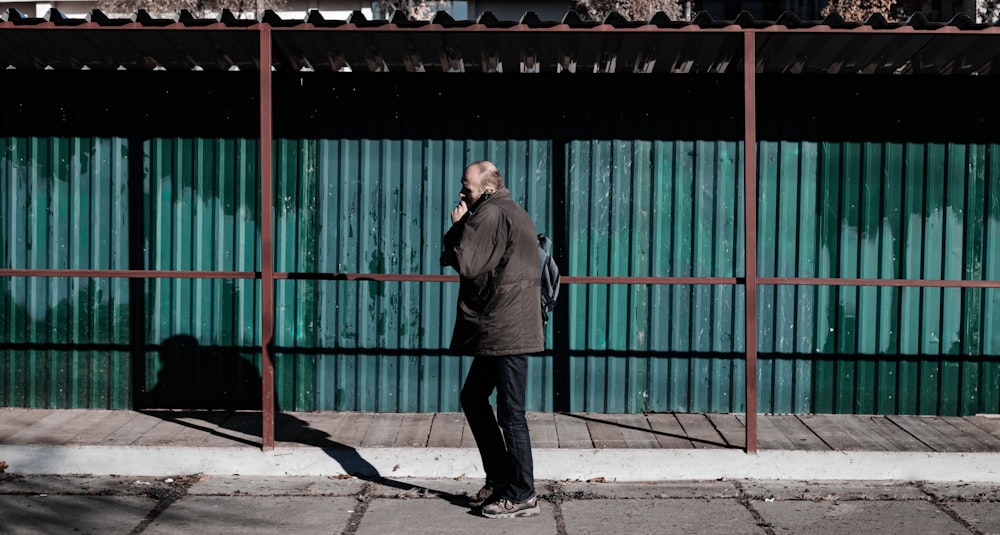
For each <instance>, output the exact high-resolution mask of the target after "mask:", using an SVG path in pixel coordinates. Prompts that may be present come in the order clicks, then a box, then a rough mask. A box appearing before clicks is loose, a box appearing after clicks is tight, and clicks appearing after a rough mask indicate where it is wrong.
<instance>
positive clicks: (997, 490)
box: [924, 482, 1000, 502]
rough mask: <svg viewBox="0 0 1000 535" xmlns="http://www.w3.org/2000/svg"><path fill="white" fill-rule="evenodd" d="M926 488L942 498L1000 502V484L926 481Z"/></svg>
mask: <svg viewBox="0 0 1000 535" xmlns="http://www.w3.org/2000/svg"><path fill="white" fill-rule="evenodd" d="M924 489H926V490H927V492H930V493H931V494H933V495H934V496H935V497H937V498H940V499H942V500H961V501H965V502H1000V485H997V484H990V483H958V482H956V483H924Z"/></svg>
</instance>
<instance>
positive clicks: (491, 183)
mask: <svg viewBox="0 0 1000 535" xmlns="http://www.w3.org/2000/svg"><path fill="white" fill-rule="evenodd" d="M469 169H474V170H476V171H477V172H478V174H479V183H480V184H482V186H483V189H492V190H493V191H497V190H499V189H500V188H502V187H503V176H501V175H500V170H499V169H497V166H496V165H494V164H493V162H491V161H489V160H480V161H478V162H474V163H472V164H471V165H469Z"/></svg>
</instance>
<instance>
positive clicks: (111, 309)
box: [0, 137, 130, 408]
mask: <svg viewBox="0 0 1000 535" xmlns="http://www.w3.org/2000/svg"><path fill="white" fill-rule="evenodd" d="M124 145H125V142H124V140H122V139H119V138H72V139H65V138H63V139H60V138H28V137H0V206H2V207H3V208H2V209H0V211H2V212H3V214H4V216H3V218H2V219H0V242H2V247H0V266H4V267H10V268H25V269H30V268H54V269H58V268H66V267H78V268H83V269H127V268H128V264H127V262H128V251H129V247H128V207H127V203H125V202H122V199H121V198H120V196H121V195H122V194H123V192H125V191H127V189H128V188H127V179H128V174H127V172H126V168H127V165H126V162H125V159H124V154H125V151H124V150H123V147H124ZM128 295H129V294H128V283H127V281H124V280H121V279H103V278H94V279H80V278H62V277H60V278H22V277H3V278H0V340H2V341H5V342H7V343H8V344H9V347H10V349H0V405H4V406H19V407H51V408H65V407H87V408H126V407H128V406H129V404H130V375H129V374H130V366H129V360H128V359H129V354H128V351H127V347H128V346H127V344H128V338H129V336H128V310H129V308H128V305H129V299H128Z"/></svg>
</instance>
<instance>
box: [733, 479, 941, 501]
mask: <svg viewBox="0 0 1000 535" xmlns="http://www.w3.org/2000/svg"><path fill="white" fill-rule="evenodd" d="M742 485H743V489H744V491H745V492H746V495H747V497H748V498H750V499H751V500H770V499H773V500H813V501H821V500H822V501H836V500H929V499H930V497H929V496H927V494H925V493H924V492H923V491H921V490H920V488H919V487H917V486H916V485H915V484H913V483H908V482H905V481H904V482H895V481H745V482H743V483H742Z"/></svg>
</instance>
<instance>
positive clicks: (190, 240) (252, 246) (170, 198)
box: [142, 138, 260, 408]
mask: <svg viewBox="0 0 1000 535" xmlns="http://www.w3.org/2000/svg"><path fill="white" fill-rule="evenodd" d="M257 150H258V149H257V142H256V141H254V140H245V139H198V138H189V139H176V138H175V139H166V138H154V139H152V140H149V141H146V142H144V144H143V149H142V154H143V155H144V157H145V159H146V161H145V164H144V166H143V167H144V170H145V173H144V177H143V180H144V184H143V191H144V192H145V206H144V208H143V209H144V212H145V213H144V215H145V218H144V219H145V239H146V243H145V244H144V252H145V254H144V260H143V263H144V265H145V266H146V268H147V269H152V270H195V271H259V269H260V267H259V250H258V247H259V245H258V244H259V243H260V230H259V227H258V221H259V217H258V214H259V212H260V209H259V204H260V201H259V198H260V197H259V195H260V179H259V174H258V172H257V167H258V162H259V156H258V152H257ZM259 291H260V284H259V283H258V282H257V281H254V280H228V279H163V278H158V279H151V280H149V281H147V282H146V285H145V296H144V299H145V311H146V317H145V318H144V321H145V329H144V331H145V333H146V340H145V343H146V344H147V345H151V346H153V347H156V348H157V350H156V351H154V352H149V353H147V354H146V355H145V362H144V363H143V367H144V368H145V374H144V375H145V384H144V385H143V388H144V391H145V392H144V397H143V401H142V404H143V405H145V406H149V407H164V406H166V407H197V408H205V407H213V408H249V407H259V406H260V371H259V368H260V354H259V347H260V304H259V303H260V294H259Z"/></svg>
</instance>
